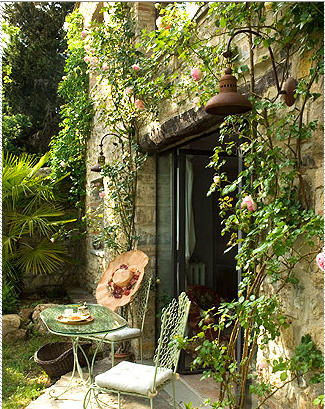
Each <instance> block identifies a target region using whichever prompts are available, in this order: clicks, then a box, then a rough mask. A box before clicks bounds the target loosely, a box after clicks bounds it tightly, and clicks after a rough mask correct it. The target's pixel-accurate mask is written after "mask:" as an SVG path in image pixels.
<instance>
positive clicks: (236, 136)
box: [57, 2, 324, 409]
mask: <svg viewBox="0 0 325 409" xmlns="http://www.w3.org/2000/svg"><path fill="white" fill-rule="evenodd" d="M271 9H272V18H271V20H268V21H267V11H266V10H270V5H267V7H266V5H265V4H264V2H253V3H249V4H246V3H243V2H241V3H234V2H212V3H209V4H206V3H200V5H199V6H198V12H197V15H199V13H201V12H202V13H204V16H205V18H206V21H207V23H211V26H213V27H215V30H214V31H213V33H212V34H211V33H210V32H208V33H204V32H202V31H200V30H199V26H198V22H197V21H198V20H196V19H194V18H193V19H191V18H189V16H188V15H187V13H186V11H185V10H184V9H182V8H181V7H180V6H179V5H178V4H170V5H168V6H166V7H165V8H163V9H160V10H159V12H160V17H159V19H158V21H157V28H158V29H157V30H156V31H154V32H151V33H148V32H147V31H146V30H143V33H142V40H141V41H140V42H139V43H138V44H135V41H134V28H133V26H132V18H131V14H130V8H129V5H128V4H127V3H124V2H116V3H114V4H113V3H112V4H110V5H109V6H108V7H106V8H104V9H103V11H105V12H106V13H107V14H108V16H109V23H103V24H98V23H96V24H93V25H92V26H90V27H88V28H87V29H83V31H82V28H80V27H79V28H78V29H79V32H78V35H79V39H77V37H75V38H76V39H75V42H76V44H78V61H80V59H81V60H82V61H81V62H82V64H83V66H82V67H83V68H82V73H84V67H85V66H87V69H88V73H90V74H91V75H94V76H97V77H98V82H97V84H96V86H95V88H94V90H93V93H92V94H91V95H92V96H93V98H94V99H96V101H95V102H96V104H97V107H98V108H97V109H99V112H100V117H101V120H102V121H103V123H104V124H105V126H106V127H107V128H109V130H110V131H114V132H115V133H116V134H117V137H116V140H115V141H114V143H115V144H116V145H117V149H116V152H115V153H113V155H112V156H111V157H110V158H109V160H108V163H107V165H105V166H104V167H103V175H104V176H107V178H108V189H109V198H110V200H108V201H107V203H108V206H109V207H110V210H111V211H112V212H113V215H114V219H115V224H114V223H112V224H109V225H108V226H106V227H105V229H106V233H107V234H106V236H105V240H106V243H107V244H108V246H109V247H111V248H113V249H115V250H117V251H122V250H125V249H131V248H133V247H134V246H135V243H136V239H137V238H136V236H135V226H134V215H135V192H136V188H137V175H138V171H139V169H140V168H141V166H142V165H143V163H144V161H145V156H144V155H142V154H141V153H140V151H139V148H138V143H137V142H138V136H139V130H140V129H141V127H142V126H143V125H144V124H145V123H146V122H147V121H150V120H152V119H153V118H156V117H158V116H159V108H160V107H161V103H162V102H164V103H165V102H166V101H167V102H168V101H170V100H173V101H174V102H176V103H178V104H179V105H181V104H186V103H188V101H192V102H193V105H194V106H196V107H200V106H202V105H203V104H205V103H206V102H207V100H208V99H209V98H211V96H213V94H215V92H216V91H217V90H218V82H219V78H220V75H221V72H222V70H223V61H222V60H221V59H220V55H222V52H223V51H224V49H225V42H226V37H227V36H228V35H229V34H232V33H233V32H234V31H235V30H237V29H238V28H251V29H252V28H253V29H254V30H257V31H258V32H260V33H262V34H263V38H264V40H263V39H262V40H261V38H252V37H248V38H247V41H248V42H249V45H250V47H249V50H250V51H249V61H250V63H249V66H248V65H240V64H238V63H237V61H236V57H235V58H234V59H233V63H234V68H235V72H236V74H237V76H238V77H239V78H240V79H242V80H243V81H246V82H248V81H249V82H250V90H251V96H250V99H251V100H252V102H253V105H254V107H253V110H252V111H251V112H250V113H247V114H246V115H245V116H242V117H226V118H225V120H224V122H223V124H222V126H221V128H220V138H219V141H218V143H217V146H216V148H215V151H214V156H213V158H212V159H211V163H210V166H211V168H213V169H214V171H215V176H214V179H213V182H212V184H211V188H210V191H209V192H208V194H214V193H215V192H217V193H218V194H219V207H220V216H221V217H222V219H223V222H222V223H223V234H228V235H229V236H230V240H229V249H231V248H232V247H235V246H238V248H239V251H238V255H237V258H236V259H237V269H238V270H241V272H242V277H243V279H242V282H241V283H240V287H239V291H238V297H237V299H235V300H232V301H230V302H225V303H222V304H221V306H220V307H219V309H218V311H208V312H206V316H208V315H209V316H211V315H214V316H215V318H216V320H215V323H212V324H211V323H210V324H208V325H206V324H205V323H204V322H203V323H202V326H201V328H202V331H201V332H200V333H198V334H197V335H196V336H195V338H200V339H203V340H204V341H203V342H202V343H201V345H200V346H199V347H198V348H197V353H198V355H197V358H196V359H195V361H194V365H202V366H203V367H204V368H207V369H206V372H205V376H210V377H212V378H213V379H215V380H216V382H218V383H220V396H219V399H218V401H217V402H214V403H213V407H214V408H218V409H219V408H224V407H229V408H231V409H242V408H244V407H245V399H246V389H245V386H246V384H247V383H248V381H249V379H250V378H253V380H254V383H253V385H251V388H250V392H251V393H255V394H257V395H258V397H259V399H260V403H259V405H258V406H257V408H259V407H261V405H263V404H264V402H265V401H266V400H267V399H269V398H270V397H271V396H273V395H274V394H275V393H276V392H277V390H278V389H280V388H282V387H285V385H286V384H287V383H288V382H291V381H292V382H293V381H294V380H296V379H297V378H298V377H302V376H305V377H306V379H307V376H306V375H307V374H308V376H309V379H310V382H311V383H317V382H321V380H322V368H323V359H322V356H321V353H320V351H319V350H318V349H317V348H316V345H315V343H314V342H313V340H312V339H311V337H310V335H309V334H305V335H303V337H302V340H301V344H299V345H297V346H296V348H295V351H294V353H293V354H292V356H291V357H290V359H283V358H280V359H278V360H276V359H274V360H273V361H272V362H271V361H270V360H268V359H267V357H265V356H263V355H261V354H263V351H266V350H267V348H268V345H269V344H270V342H272V341H274V340H275V339H276V338H278V337H279V336H280V335H281V334H282V333H283V330H285V329H286V328H288V327H289V326H290V325H292V320H291V318H290V317H289V312H288V311H286V310H285V306H284V305H283V302H282V299H281V295H282V293H283V291H284V289H287V290H288V291H289V290H292V288H293V287H294V286H296V285H297V284H298V282H299V280H298V277H297V274H296V269H297V268H298V267H301V266H303V268H306V269H307V268H310V265H311V262H309V261H308V260H311V259H312V262H313V263H315V257H316V255H317V253H319V251H320V248H319V247H320V245H319V242H320V240H321V237H322V235H323V218H322V217H321V215H319V214H315V211H314V210H313V209H312V208H311V205H310V203H309V202H308V197H307V196H308V195H307V194H306V186H305V182H304V178H303V168H302V160H301V156H302V146H303V144H304V143H305V142H306V141H308V140H309V139H310V138H312V137H313V135H314V133H315V132H318V131H319V129H320V125H321V124H319V123H317V121H316V120H315V121H309V122H306V123H305V122H304V118H305V111H306V106H307V102H308V104H313V103H314V102H315V101H316V100H317V99H318V98H319V96H320V94H319V93H317V92H314V91H312V89H313V86H314V85H315V83H317V81H318V80H319V79H320V77H321V76H322V75H323V47H322V44H321V38H322V34H321V35H318V33H319V32H322V29H321V26H322V23H321V21H320V18H319V16H320V14H321V13H320V9H319V8H318V6H317V5H315V4H309V3H308V4H306V3H305V4H304V3H303V4H298V3H297V2H295V3H294V2H292V3H287V4H286V5H284V4H283V3H272V5H271ZM306 10H307V11H308V12H306ZM220 16H221V17H220ZM225 34H227V36H226V35H225ZM298 37H299V40H298V41H297V38H298ZM270 44H272V46H275V47H277V50H278V51H279V49H281V53H279V54H281V64H280V65H279V69H280V68H281V67H282V68H283V72H284V74H286V73H287V71H288V67H289V63H290V59H292V58H293V56H295V55H302V54H308V53H309V52H310V50H312V51H313V52H312V53H311V54H310V53H309V54H308V55H310V61H309V62H310V70H309V73H308V75H306V77H305V78H303V79H302V80H301V81H300V82H299V84H298V87H297V90H296V93H297V95H298V96H299V100H298V102H297V105H296V108H297V109H295V110H291V111H288V110H287V108H286V107H285V106H284V105H283V104H282V103H281V102H279V100H277V99H275V98H266V97H264V96H263V95H259V94H258V90H257V86H256V78H255V73H254V64H253V62H254V47H255V46H259V47H265V50H266V49H267V48H268V46H269V45H270ZM141 50H145V51H146V53H143V52H142V51H141ZM235 54H236V53H235ZM236 56H237V54H236ZM263 58H264V57H263ZM267 58H268V57H267V56H266V57H265V58H264V60H266V59H267ZM171 64H173V67H174V70H171V69H170V66H171ZM69 75H71V74H69ZM100 86H105V89H106V90H107V95H108V96H109V98H108V102H107V101H106V100H105V101H104V100H103V99H101V97H100V96H99V95H100V94H99V93H96V90H99V87H100ZM67 92H68V89H67ZM95 95H96V97H95ZM316 103H317V102H316ZM70 120H71V121H72V118H70ZM88 125H89V123H88ZM62 136H64V139H65V140H68V139H67V135H63V134H62ZM57 143H58V142H57ZM58 146H59V145H58ZM225 155H236V156H240V157H241V158H242V162H243V165H244V170H243V171H242V172H241V173H240V174H239V175H238V177H237V178H236V180H234V181H231V182H230V180H229V178H228V175H227V174H226V172H225V171H224V170H223V165H224V163H225V162H224V159H223V158H224V156H225ZM57 158H58V159H57V160H58V164H59V163H60V161H61V160H64V162H65V163H67V164H68V163H69V160H68V158H65V157H64V156H62V157H59V155H58V156H57ZM221 158H222V159H221ZM58 169H60V167H59V166H58ZM239 187H240V189H239ZM122 203H123V205H121V204H122ZM238 231H241V232H242V235H239V234H238ZM121 232H122V236H123V240H122V241H121V240H120V238H121ZM104 233H105V232H104ZM120 243H122V246H120ZM306 249H307V250H306ZM316 262H317V264H318V266H319V267H320V268H321V269H324V256H323V253H319V254H318V256H317V257H316ZM229 327H231V328H232V333H231V336H230V340H229V342H228V344H227V346H225V345H223V343H222V342H220V339H221V334H222V332H223V331H224V329H225V328H229ZM211 330H213V331H214V332H215V334H216V337H215V339H213V340H212V341H211V340H210V339H208V338H205V333H206V332H208V331H211ZM240 337H242V339H243V347H242V358H241V360H240V362H238V361H237V359H236V344H237V341H238V339H239V338H240ZM191 341H193V340H183V343H182V345H183V346H184V347H186V346H187V345H188V343H189V342H191ZM257 351H259V357H258V361H257V362H258V364H257V369H258V371H260V372H258V373H260V375H262V372H261V371H265V372H266V371H269V372H271V373H278V374H279V376H280V381H281V382H282V384H281V386H279V387H277V386H274V385H273V384H272V383H271V382H269V381H267V380H265V379H264V378H263V377H262V376H260V377H257V376H255V375H254V374H250V373H249V372H250V368H251V366H252V365H253V364H254V357H255V355H256V352H257ZM233 385H235V386H236V388H233ZM319 400H320V398H319ZM315 402H316V400H315ZM188 407H190V406H188Z"/></svg>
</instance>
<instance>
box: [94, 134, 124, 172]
mask: <svg viewBox="0 0 325 409" xmlns="http://www.w3.org/2000/svg"><path fill="white" fill-rule="evenodd" d="M106 136H117V137H118V135H117V134H115V133H107V134H105V135H104V136H103V137H102V139H101V140H100V143H99V149H100V151H99V156H98V163H96V165H94V166H92V167H91V168H90V170H91V171H93V172H100V171H101V170H102V165H103V164H104V163H105V156H104V153H103V140H104V139H105V138H106Z"/></svg>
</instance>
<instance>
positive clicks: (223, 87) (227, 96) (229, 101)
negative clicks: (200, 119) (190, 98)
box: [204, 67, 252, 116]
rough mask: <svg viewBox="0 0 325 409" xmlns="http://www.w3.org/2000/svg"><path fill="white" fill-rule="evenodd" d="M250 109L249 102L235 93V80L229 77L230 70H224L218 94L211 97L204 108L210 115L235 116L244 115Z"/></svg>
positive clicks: (231, 76)
mask: <svg viewBox="0 0 325 409" xmlns="http://www.w3.org/2000/svg"><path fill="white" fill-rule="evenodd" d="M251 109H252V104H251V102H250V101H249V100H248V99H247V98H246V97H245V96H244V95H241V94H238V93H237V79H236V77H234V76H233V75H231V68H230V67H228V68H227V69H226V70H225V75H224V76H223V77H221V78H220V94H217V95H215V96H214V97H212V98H211V99H210V100H209V101H208V102H207V104H206V106H205V107H204V110H205V111H206V112H207V113H208V114H210V115H219V116H227V115H236V114H244V113H245V112H248V111H250V110H251Z"/></svg>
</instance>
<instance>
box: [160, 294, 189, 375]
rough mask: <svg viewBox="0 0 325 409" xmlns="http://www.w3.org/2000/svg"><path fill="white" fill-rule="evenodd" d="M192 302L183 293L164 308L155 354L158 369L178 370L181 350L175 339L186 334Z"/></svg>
mask: <svg viewBox="0 0 325 409" xmlns="http://www.w3.org/2000/svg"><path fill="white" fill-rule="evenodd" d="M190 304H191V302H190V300H189V299H188V297H187V295H186V294H185V293H182V294H181V295H180V296H179V298H178V300H177V299H174V300H172V302H171V303H170V304H169V306H168V307H167V308H166V309H164V310H163V314H162V326H161V332H160V339H159V342H158V347H157V349H156V352H155V356H154V362H155V364H156V366H158V369H159V368H161V369H163V368H168V369H172V370H173V371H174V372H175V371H176V368H177V363H178V359H179V355H180V350H179V349H178V348H177V342H175V341H176V339H177V338H178V337H182V336H184V333H185V328H186V323H187V317H188V312H189V308H190Z"/></svg>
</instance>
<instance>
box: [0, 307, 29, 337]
mask: <svg viewBox="0 0 325 409" xmlns="http://www.w3.org/2000/svg"><path fill="white" fill-rule="evenodd" d="M20 324H21V318H20V316H19V315H18V314H6V315H4V316H3V317H2V341H3V343H4V344H9V343H12V342H15V341H17V340H19V339H25V337H26V332H27V331H26V330H25V329H22V328H19V327H20Z"/></svg>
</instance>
